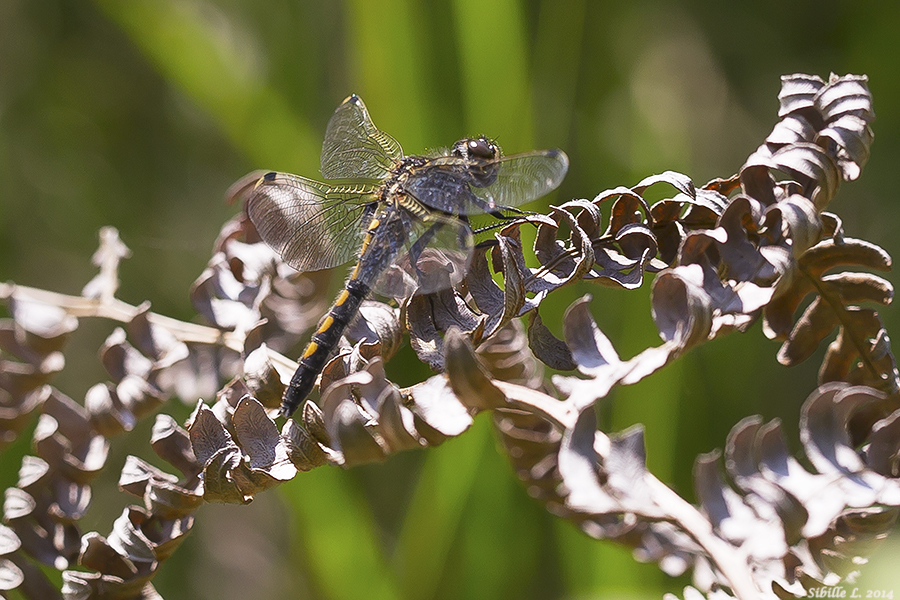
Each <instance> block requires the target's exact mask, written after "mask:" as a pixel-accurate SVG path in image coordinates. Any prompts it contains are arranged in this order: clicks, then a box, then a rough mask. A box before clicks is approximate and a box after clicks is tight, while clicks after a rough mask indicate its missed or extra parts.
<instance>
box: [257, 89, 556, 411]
mask: <svg viewBox="0 0 900 600" xmlns="http://www.w3.org/2000/svg"><path fill="white" fill-rule="evenodd" d="M568 166H569V160H568V157H567V156H566V154H565V153H564V152H563V151H562V150H558V149H552V150H539V151H532V152H526V153H522V154H515V155H511V156H504V155H503V153H502V152H501V150H500V147H499V146H498V145H497V144H496V143H495V142H494V141H493V140H491V139H489V138H487V137H485V136H479V137H474V138H464V139H461V140H459V141H457V142H456V143H455V144H453V146H452V147H451V148H449V149H443V150H438V151H435V152H432V153H430V154H427V155H421V156H419V155H416V156H404V154H403V150H402V149H401V147H400V144H399V143H398V142H397V140H395V139H394V138H393V137H391V136H390V135H388V134H386V133H384V132H382V131H380V130H379V129H377V128H376V127H375V125H374V123H373V122H372V119H371V118H370V116H369V112H368V111H367V110H366V106H365V104H364V103H363V101H362V100H361V99H360V98H359V96H357V95H355V94H354V95H351V96H349V97H348V98H347V99H345V100H344V101H343V103H341V105H340V106H338V107H337V109H336V110H335V112H334V114H333V115H332V117H331V119H330V120H329V122H328V126H327V128H326V131H325V141H324V143H323V145H322V155H321V171H322V177H323V178H324V179H325V180H326V181H327V183H326V182H321V181H316V180H313V179H307V178H306V177H301V176H299V175H292V174H289V173H280V172H275V171H270V172H267V173H265V175H262V176H261V177H259V178H258V179H257V180H255V182H253V183H251V184H250V185H248V186H246V187H245V188H244V190H243V191H242V193H241V194H242V195H243V196H244V197H245V198H246V203H245V207H246V211H247V214H248V215H249V217H250V220H251V221H252V223H253V225H254V226H255V227H256V229H257V231H258V232H259V235H260V237H261V238H262V240H263V241H264V242H266V243H267V244H268V245H269V246H271V247H272V248H273V249H274V250H275V251H276V252H278V253H279V254H280V256H281V257H282V258H283V259H284V261H285V262H286V263H287V264H289V265H290V266H292V267H294V268H295V269H297V270H299V271H316V270H320V269H328V268H332V267H336V266H339V265H342V264H344V263H347V262H349V261H351V260H353V259H354V258H355V259H356V262H355V264H354V266H353V267H352V269H351V271H350V275H349V277H348V278H347V280H346V284H345V285H344V288H343V290H342V291H341V292H340V293H339V294H338V296H337V298H336V299H335V301H334V304H333V305H332V306H331V308H330V310H329V311H328V313H327V314H326V315H325V316H324V317H323V318H322V320H321V321H320V322H319V325H318V327H317V329H316V331H315V332H314V333H313V334H312V338H311V339H310V341H309V343H308V344H307V346H306V349H305V350H304V352H303V354H302V355H301V357H300V359H299V361H298V368H297V370H296V372H295V373H294V375H293V377H292V378H291V382H290V384H289V385H288V387H287V388H286V390H285V393H284V397H283V399H282V404H281V411H280V412H281V414H282V415H283V416H285V417H290V416H291V414H293V413H294V411H295V410H297V408H298V407H299V406H300V405H301V403H302V402H303V401H304V400H305V399H306V397H307V396H308V395H309V394H310V392H311V391H312V390H313V388H314V387H315V384H316V381H317V379H318V378H319V375H320V374H321V372H322V369H323V368H324V367H325V364H326V363H327V361H328V359H329V357H330V356H331V354H332V353H333V351H334V350H335V348H336V347H337V345H338V342H339V341H340V338H341V335H343V332H344V330H345V329H346V327H347V326H348V325H349V324H350V322H351V321H352V320H353V319H354V317H355V316H356V314H357V313H358V311H359V307H360V305H361V304H362V302H363V300H365V299H366V298H367V297H368V296H369V295H370V294H371V293H372V292H375V293H378V294H381V295H384V296H388V297H392V298H400V299H402V298H406V297H409V296H410V295H412V294H413V293H428V292H432V291H436V290H439V289H445V288H447V287H449V286H453V285H455V284H457V283H459V282H460V281H461V280H462V279H463V277H464V276H465V272H466V269H467V267H468V265H469V262H470V260H471V256H472V252H473V240H474V236H473V230H472V227H471V225H470V223H469V217H470V216H471V215H478V214H485V213H486V214H488V215H493V216H495V217H502V216H504V211H507V210H511V209H514V208H515V207H517V206H519V205H521V204H525V203H527V202H530V201H532V200H535V199H537V198H540V197H541V196H544V195H546V194H547V193H549V192H551V191H552V190H554V189H555V188H556V187H557V186H559V184H560V183H561V182H562V180H563V177H565V174H566V171H567V169H568ZM507 214H508V213H507Z"/></svg>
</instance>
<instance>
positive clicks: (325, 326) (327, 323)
mask: <svg viewBox="0 0 900 600" xmlns="http://www.w3.org/2000/svg"><path fill="white" fill-rule="evenodd" d="M332 325H334V319H333V318H332V316H331V315H328V316H327V317H325V318H324V319H322V324H321V325H319V329H318V331H316V333H325V332H326V331H328V330H329V329H331V326H332Z"/></svg>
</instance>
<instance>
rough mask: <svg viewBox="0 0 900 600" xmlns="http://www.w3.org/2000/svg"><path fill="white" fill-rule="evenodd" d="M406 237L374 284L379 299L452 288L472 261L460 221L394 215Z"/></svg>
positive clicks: (468, 235) (470, 243)
mask: <svg viewBox="0 0 900 600" xmlns="http://www.w3.org/2000/svg"><path fill="white" fill-rule="evenodd" d="M397 217H398V218H402V219H404V220H406V221H407V222H406V223H405V224H404V228H405V231H406V232H407V237H406V239H405V240H404V242H403V249H402V250H401V251H399V252H398V254H397V257H396V258H395V259H394V261H393V263H392V264H391V266H390V267H389V268H388V269H387V270H385V272H384V273H382V274H381V276H380V277H379V278H378V280H377V281H376V282H375V286H374V288H373V289H374V290H375V291H376V292H378V293H379V294H381V295H383V296H389V297H392V298H405V297H408V296H410V295H412V294H413V293H416V292H418V293H430V292H434V291H437V290H441V289H445V288H449V287H452V286H455V285H456V284H458V283H459V282H461V281H462V280H463V278H464V277H465V276H466V271H467V270H468V268H469V263H470V262H471V260H472V246H473V236H472V230H471V229H470V228H469V225H468V224H467V223H465V222H464V221H462V220H460V219H455V218H451V217H444V216H440V215H430V216H429V217H427V219H425V220H420V219H417V218H415V217H413V216H412V215H410V214H409V213H399V212H398V213H397Z"/></svg>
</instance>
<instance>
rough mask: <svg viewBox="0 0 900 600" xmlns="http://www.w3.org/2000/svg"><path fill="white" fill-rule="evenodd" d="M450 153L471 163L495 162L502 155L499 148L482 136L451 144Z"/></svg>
mask: <svg viewBox="0 0 900 600" xmlns="http://www.w3.org/2000/svg"><path fill="white" fill-rule="evenodd" d="M450 153H451V154H452V155H453V156H457V157H459V158H464V159H466V160H471V161H473V162H478V161H491V160H497V159H498V158H500V156H501V154H502V152H501V151H500V146H498V145H497V144H496V142H494V140H492V139H490V138H486V137H484V136H483V135H481V136H478V137H477V138H464V139H461V140H459V141H458V142H456V143H455V144H453V149H452V150H451V151H450Z"/></svg>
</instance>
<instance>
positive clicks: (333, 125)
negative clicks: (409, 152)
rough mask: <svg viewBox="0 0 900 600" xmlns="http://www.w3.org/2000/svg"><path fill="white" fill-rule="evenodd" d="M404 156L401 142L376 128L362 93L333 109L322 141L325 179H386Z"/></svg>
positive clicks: (323, 174)
mask: <svg viewBox="0 0 900 600" xmlns="http://www.w3.org/2000/svg"><path fill="white" fill-rule="evenodd" d="M401 158H403V150H402V149H401V148H400V144H399V143H398V142H397V140H395V139H394V138H392V137H391V136H389V135H388V134H386V133H384V132H382V131H379V130H378V128H376V127H375V124H374V123H372V119H371V118H370V117H369V111H367V110H366V105H365V104H363V101H362V100H360V98H359V96H357V95H356V94H354V95H352V96H350V97H349V98H347V99H346V100H344V102H343V103H342V104H341V105H340V106H338V107H337V109H336V110H335V111H334V114H333V115H332V116H331V120H330V121H328V129H326V131H325V142H324V143H323V144H322V176H323V177H324V178H325V179H384V178H385V177H387V176H388V174H389V173H390V170H391V169H392V168H393V167H394V163H395V161H398V160H400V159H401Z"/></svg>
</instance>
